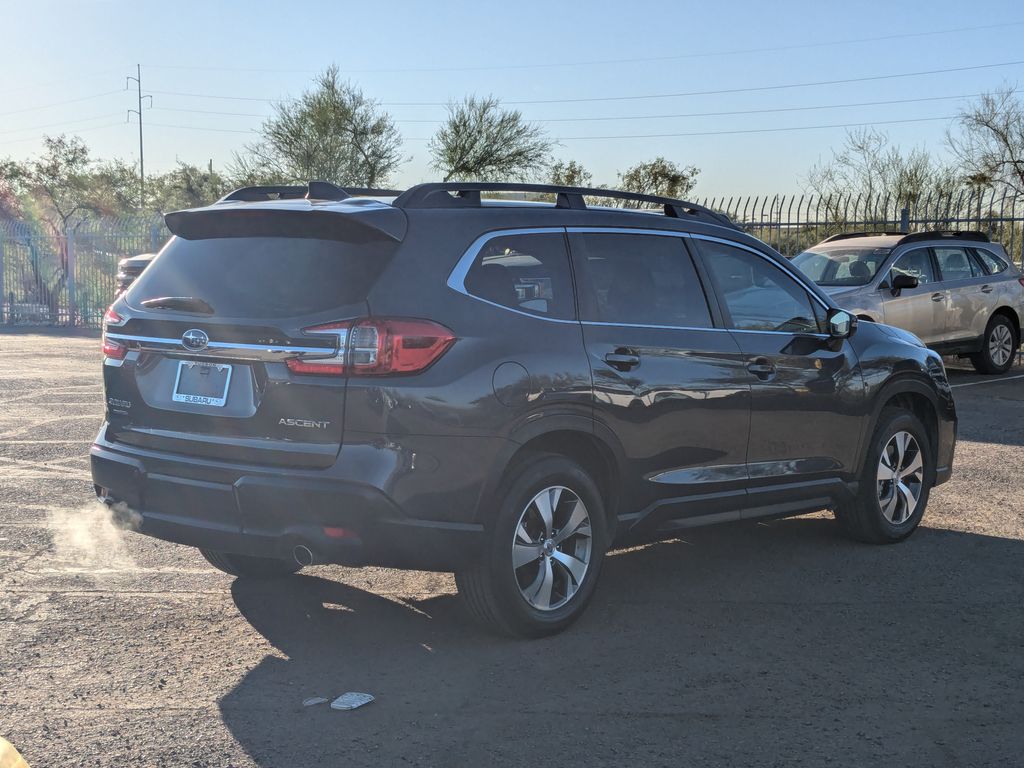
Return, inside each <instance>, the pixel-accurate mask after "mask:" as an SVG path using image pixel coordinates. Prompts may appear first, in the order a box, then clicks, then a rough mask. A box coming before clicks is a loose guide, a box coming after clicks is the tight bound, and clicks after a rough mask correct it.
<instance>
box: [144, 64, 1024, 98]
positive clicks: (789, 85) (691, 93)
mask: <svg viewBox="0 0 1024 768" xmlns="http://www.w3.org/2000/svg"><path fill="white" fill-rule="evenodd" d="M1021 64H1024V60H1017V61H1004V62H999V63H996V64H974V65H971V66H967V67H946V68H944V69H925V70H920V71H917V72H897V73H894V74H888V75H869V76H867V77H848V78H842V79H839V80H815V81H809V82H800V83H783V84H780V85H759V86H748V87H745V88H722V89H716V90H703V91H680V92H677V93H652V94H644V95H639V96H638V95H632V94H631V95H628V96H594V97H586V98H570V99H522V100H517V101H503V102H502V103H503V104H508V105H525V104H581V103H586V102H602V101H639V100H643V99H670V98H677V97H684V96H716V95H724V94H732V93H755V92H763V91H779V90H785V89H788V88H810V87H813V86H822V85H844V84H848V83H868V82H877V81H879V80H894V79H897V78H904V77H923V76H926V75H943V74H949V73H951V72H970V71H975V70H980V69H995V68H998V67H1014V66H1019V65H1021ZM151 93H158V94H161V95H166V96H186V97H189V98H197V99H223V100H228V101H258V102H263V103H273V102H276V101H280V99H267V98H258V97H255V96H223V95H218V94H211V93H187V92H183V91H151ZM380 105H381V106H385V107H446V106H448V102H445V101H382V102H380Z"/></svg>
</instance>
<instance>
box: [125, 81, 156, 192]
mask: <svg viewBox="0 0 1024 768" xmlns="http://www.w3.org/2000/svg"><path fill="white" fill-rule="evenodd" d="M132 80H134V81H135V86H136V89H137V91H138V94H139V108H138V109H129V110H128V119H129V120H131V117H132V113H135V114H136V115H138V116H139V208H144V207H145V205H146V161H145V152H144V151H143V146H142V100H143V99H149V106H150V107H152V106H153V97H152V96H150V95H149V94H146V95H145V96H143V95H142V65H141V64H136V65H135V77H132V76H131V75H128V76H127V77H126V78H125V81H124V88H125V90H128V83H129V82H131V81H132Z"/></svg>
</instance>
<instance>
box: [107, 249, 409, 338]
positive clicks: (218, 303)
mask: <svg viewBox="0 0 1024 768" xmlns="http://www.w3.org/2000/svg"><path fill="white" fill-rule="evenodd" d="M394 250H395V245H394V244H393V243H386V242H370V243H360V244H352V243H346V242H341V241H338V240H314V239H308V238H298V237H221V238H212V239H208V240H185V239H183V238H180V237H175V238H172V239H171V241H170V242H169V243H167V245H166V246H165V247H164V249H163V250H162V251H161V252H160V254H159V255H158V256H157V258H156V259H154V260H153V263H152V264H150V265H149V267H148V268H147V269H146V271H145V272H143V273H142V275H141V277H139V279H138V280H137V281H136V282H135V283H133V284H132V287H131V288H130V289H129V290H128V293H127V295H126V299H127V301H128V303H129V304H131V305H132V306H140V305H141V303H142V302H143V301H145V300H146V299H156V298H163V297H166V296H182V297H190V298H195V299H202V300H203V301H205V302H206V303H207V304H209V305H210V306H211V307H213V310H214V312H215V314H216V315H218V316H220V317H246V318H248V317H261V318H276V317H294V316H300V315H310V314H315V313H317V312H324V311H326V310H329V309H334V308H336V307H341V306H344V305H346V304H352V303H355V302H360V301H363V300H365V299H366V295H367V293H368V292H369V290H370V288H371V287H372V285H373V283H374V281H375V280H376V279H377V278H378V277H379V276H380V274H381V272H382V271H383V269H384V267H385V266H386V265H387V262H388V260H389V259H390V257H391V255H392V254H393V253H394Z"/></svg>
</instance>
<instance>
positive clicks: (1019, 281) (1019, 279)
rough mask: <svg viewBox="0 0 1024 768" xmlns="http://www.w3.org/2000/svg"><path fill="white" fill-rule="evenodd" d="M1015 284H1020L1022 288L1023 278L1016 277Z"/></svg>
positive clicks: (1023, 284)
mask: <svg viewBox="0 0 1024 768" xmlns="http://www.w3.org/2000/svg"><path fill="white" fill-rule="evenodd" d="M1017 282H1018V283H1020V284H1021V287H1024V277H1018V278H1017Z"/></svg>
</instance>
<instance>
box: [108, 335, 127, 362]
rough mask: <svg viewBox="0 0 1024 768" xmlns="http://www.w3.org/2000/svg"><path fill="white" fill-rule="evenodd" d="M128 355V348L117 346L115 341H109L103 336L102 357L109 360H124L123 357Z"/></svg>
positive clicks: (122, 345) (121, 345)
mask: <svg viewBox="0 0 1024 768" xmlns="http://www.w3.org/2000/svg"><path fill="white" fill-rule="evenodd" d="M127 354H128V347H126V346H125V345H124V344H118V343H117V342H116V341H111V340H110V339H108V338H107V337H106V335H104V336H103V356H104V357H108V358H110V359H111V360H124V356H125V355H127Z"/></svg>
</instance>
